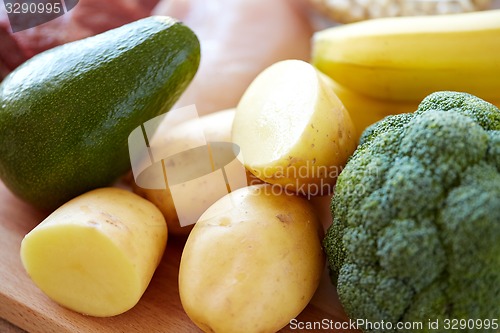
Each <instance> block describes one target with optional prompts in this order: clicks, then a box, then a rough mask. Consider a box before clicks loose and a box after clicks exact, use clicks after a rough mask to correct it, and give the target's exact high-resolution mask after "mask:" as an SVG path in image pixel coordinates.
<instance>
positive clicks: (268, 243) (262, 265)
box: [179, 184, 324, 333]
mask: <svg viewBox="0 0 500 333" xmlns="http://www.w3.org/2000/svg"><path fill="white" fill-rule="evenodd" d="M281 190H282V189H281V188H280V187H278V186H273V185H269V184H265V185H263V184H261V185H255V186H250V187H246V188H242V189H239V190H237V191H234V192H231V193H230V194H229V195H227V196H225V197H223V198H222V199H220V200H219V201H217V202H216V203H215V204H214V205H212V206H211V207H210V208H209V209H208V210H207V211H206V212H205V213H204V214H203V215H202V216H201V218H200V220H199V221H198V222H197V223H196V225H195V226H194V228H193V230H192V231H191V233H190V235H189V237H188V239H187V242H186V245H185V247H184V251H183V253H182V258H181V263H180V271H179V292H180V297H181V301H182V305H183V307H184V310H185V311H186V313H187V314H188V316H189V317H190V318H191V319H192V320H193V322H194V323H195V324H196V325H197V326H198V327H200V328H201V329H202V330H204V331H205V332H217V333H225V332H227V333H234V332H239V333H247V332H248V333H250V332H276V331H278V330H279V329H281V328H282V327H284V326H285V325H287V324H288V323H289V321H290V320H291V319H293V318H295V317H296V316H297V315H298V314H299V313H300V312H301V311H302V310H303V309H304V308H305V307H306V305H307V304H308V303H309V300H310V299H311V297H312V296H313V294H314V292H315V290H316V288H317V287H318V284H319V281H320V278H321V275H322V271H323V267H324V254H323V251H322V248H321V239H322V235H323V232H322V227H321V224H320V223H319V221H318V218H317V217H316V215H315V213H314V211H313V208H312V206H310V204H309V203H308V202H307V200H305V199H303V198H300V197H298V196H292V195H287V194H284V193H283V192H282V191H281ZM273 192H274V193H273Z"/></svg>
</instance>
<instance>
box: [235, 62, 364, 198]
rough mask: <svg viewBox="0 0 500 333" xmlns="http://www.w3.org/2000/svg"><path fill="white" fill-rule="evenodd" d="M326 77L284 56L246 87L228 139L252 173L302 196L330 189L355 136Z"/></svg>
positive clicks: (319, 193) (351, 125) (349, 121)
mask: <svg viewBox="0 0 500 333" xmlns="http://www.w3.org/2000/svg"><path fill="white" fill-rule="evenodd" d="M327 80H329V79H328V78H327V77H326V76H323V75H321V73H319V72H318V70H317V69H316V68H314V67H313V66H312V65H311V64H308V63H306V62H303V61H299V60H285V61H281V62H278V63H275V64H274V65H272V66H270V67H269V68H267V69H266V70H264V71H263V72H262V73H261V74H260V75H259V76H258V77H257V78H256V79H255V80H254V81H253V82H252V83H251V85H250V86H249V87H248V89H247V90H246V92H245V94H244V95H243V97H242V99H241V101H240V103H239V104H238V107H237V110H236V116H235V119H234V123H233V132H232V137H233V142H234V143H236V144H237V145H238V146H239V147H240V148H241V154H242V159H243V163H244V165H245V166H246V168H247V169H248V170H249V171H250V172H252V173H253V174H254V175H255V176H256V177H258V178H260V179H262V180H264V181H266V182H269V183H272V184H279V185H281V186H283V187H285V189H286V190H289V191H295V192H298V193H300V194H304V195H321V194H327V193H329V192H330V191H331V189H332V187H333V184H334V182H335V179H336V177H337V176H338V174H339V173H340V171H341V169H342V167H343V166H344V164H345V163H346V160H347V158H348V157H349V156H350V155H351V154H352V153H353V151H354V149H355V147H356V141H357V134H356V130H355V128H354V125H353V123H352V121H351V119H350V117H349V114H348V113H347V111H346V109H345V108H344V106H343V105H342V103H341V101H340V100H339V98H338V97H337V96H336V95H335V93H334V92H333V91H332V89H331V88H330V86H329V84H328V83H327V82H326V81H327Z"/></svg>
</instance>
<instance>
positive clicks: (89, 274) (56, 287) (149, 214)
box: [21, 188, 167, 317]
mask: <svg viewBox="0 0 500 333" xmlns="http://www.w3.org/2000/svg"><path fill="white" fill-rule="evenodd" d="M166 240H167V228H166V223H165V220H164V218H163V216H162V214H161V212H160V211H159V210H158V209H157V208H156V207H155V206H154V205H153V204H152V203H150V202H148V201H146V200H145V199H143V198H141V197H139V196H137V195H135V194H133V193H131V192H128V191H126V190H122V189H117V188H103V189H98V190H94V191H91V192H88V193H86V194H83V195H81V196H79V197H77V198H75V199H73V200H71V201H69V202H68V203H66V204H64V205H63V206H61V207H60V208H59V209H57V210H56V211H54V213H52V214H51V215H50V216H49V217H47V218H46V219H45V220H44V221H43V222H42V223H40V224H39V225H38V226H37V227H36V228H35V229H33V230H32V231H31V232H30V233H29V234H28V235H26V236H25V238H24V239H23V241H22V244H21V259H22V262H23V265H24V267H25V269H26V271H27V273H28V275H29V276H30V277H31V279H32V280H33V281H34V283H35V284H36V285H37V286H38V287H39V288H40V289H41V290H42V291H43V292H44V293H45V294H46V295H47V296H49V297H50V298H51V299H52V300H54V301H55V302H57V303H59V304H61V305H62V306H65V307H67V308H69V309H72V310H74V311H77V312H80V313H83V314H87V315H92V316H99V317H104V316H113V315H117V314H120V313H123V312H125V311H127V310H129V309H130V308H132V307H133V306H134V305H135V304H136V303H137V302H138V301H139V299H140V297H141V296H142V294H143V293H144V291H145V290H146V288H147V286H148V284H149V282H150V280H151V277H152V276H153V273H154V271H155V269H156V267H157V266H158V264H159V262H160V259H161V257H162V255H163V251H164V250H165V246H166Z"/></svg>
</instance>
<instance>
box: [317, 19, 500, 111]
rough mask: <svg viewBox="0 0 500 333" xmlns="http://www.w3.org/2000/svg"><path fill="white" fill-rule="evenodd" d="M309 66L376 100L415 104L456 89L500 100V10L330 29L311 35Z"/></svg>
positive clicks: (375, 22) (366, 22) (377, 21)
mask: <svg viewBox="0 0 500 333" xmlns="http://www.w3.org/2000/svg"><path fill="white" fill-rule="evenodd" d="M312 63H313V64H314V65H315V66H316V67H317V68H319V69H320V70H321V71H322V72H324V73H325V74H327V75H328V76H330V77H331V78H333V79H334V80H335V81H337V82H338V83H339V84H341V85H343V86H345V87H346V88H347V89H349V90H352V91H354V92H356V93H359V94H362V95H366V96H370V97H374V98H377V99H385V100H389V101H392V100H394V101H410V102H414V101H420V100H422V99H423V98H424V97H425V96H427V95H428V94H430V93H432V92H434V91H438V90H454V91H464V92H468V93H471V94H474V95H476V96H478V97H481V98H483V99H485V100H500V10H491V11H483V12H473V13H464V14H450V15H437V16H418V17H397V18H381V19H374V20H368V21H364V22H359V23H352V24H346V25H343V26H338V27H333V28H329V29H326V30H323V31H319V32H317V33H316V34H315V35H314V38H313V53H312Z"/></svg>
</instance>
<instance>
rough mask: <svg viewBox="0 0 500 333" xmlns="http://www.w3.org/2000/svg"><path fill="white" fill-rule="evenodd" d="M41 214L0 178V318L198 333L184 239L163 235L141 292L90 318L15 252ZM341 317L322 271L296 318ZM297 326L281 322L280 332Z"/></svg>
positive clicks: (54, 326)
mask: <svg viewBox="0 0 500 333" xmlns="http://www.w3.org/2000/svg"><path fill="white" fill-rule="evenodd" d="M44 217H45V214H44V213H42V212H39V211H36V210H34V209H33V208H31V207H30V206H28V205H26V204H25V203H23V202H21V201H20V200H18V199H17V198H15V197H14V196H13V195H12V194H11V193H10V192H9V191H8V190H7V188H6V187H5V186H4V185H3V184H2V183H1V182H0V254H1V255H0V318H4V319H6V320H7V321H9V322H11V323H13V324H14V325H16V326H18V327H20V328H21V329H23V330H26V331H28V332H34V333H36V332H40V333H47V332H57V333H59V332H61V333H70V332H71V333H74V332H81V333H84V332H104V333H107V332H127V333H133V332H148V333H160V332H162V333H163V332H174V333H183V332H190V333H191V332H200V330H199V329H197V327H196V326H195V325H194V324H193V323H192V322H191V321H190V320H189V318H188V317H187V315H186V314H185V312H184V311H183V309H182V306H181V303H180V299H179V294H178V285H177V274H178V267H179V261H180V257H181V253H182V247H183V242H182V241H180V240H176V239H174V238H173V237H170V238H169V240H168V245H167V250H166V252H165V255H164V257H163V261H162V262H161V264H160V266H159V267H158V270H157V271H156V273H155V275H154V277H153V279H152V281H151V284H150V285H149V287H148V289H147V290H146V293H145V294H144V296H143V297H142V299H141V300H140V301H139V303H138V304H137V305H136V306H135V307H134V308H133V309H131V310H130V311H128V312H126V313H124V314H122V315H119V316H116V317H112V318H94V317H87V316H83V315H80V314H78V313H75V312H72V311H70V310H67V309H65V308H62V307H60V306H59V305H57V304H55V303H54V302H52V301H51V300H50V299H48V298H47V297H46V296H45V295H44V294H43V293H42V292H41V291H40V290H39V289H38V288H37V287H36V286H35V285H34V284H33V283H32V282H31V280H30V279H29V277H28V276H27V274H26V272H25V271H24V269H23V267H22V264H21V261H20V257H19V248H20V244H21V240H22V238H23V237H24V235H25V234H26V233H28V232H29V231H30V230H31V229H32V228H34V227H35V226H36V225H37V224H38V223H39V222H41V221H42V220H43V219H44ZM346 319H347V318H346V316H345V314H344V312H343V311H342V308H341V306H340V304H339V303H338V301H337V297H336V294H335V290H334V288H332V286H331V285H330V283H329V281H328V278H327V276H326V271H325V276H324V279H323V281H322V283H321V285H320V288H319V289H318V292H317V293H316V295H315V297H314V298H313V300H312V301H311V303H310V304H309V306H308V307H307V308H306V309H305V310H304V311H303V312H302V313H301V314H300V315H299V316H298V317H297V320H298V321H302V322H305V321H317V322H320V321H322V320H333V321H344V320H346ZM0 331H2V330H1V329H0ZM297 331H298V330H292V328H291V327H290V326H286V327H285V328H284V329H283V330H282V331H281V332H297ZM325 331H326V330H325ZM328 331H329V332H335V330H333V331H331V330H328ZM308 332H313V330H308ZM338 332H340V331H338ZM342 332H349V331H345V330H343V331H342Z"/></svg>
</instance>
